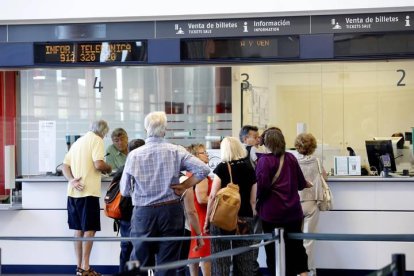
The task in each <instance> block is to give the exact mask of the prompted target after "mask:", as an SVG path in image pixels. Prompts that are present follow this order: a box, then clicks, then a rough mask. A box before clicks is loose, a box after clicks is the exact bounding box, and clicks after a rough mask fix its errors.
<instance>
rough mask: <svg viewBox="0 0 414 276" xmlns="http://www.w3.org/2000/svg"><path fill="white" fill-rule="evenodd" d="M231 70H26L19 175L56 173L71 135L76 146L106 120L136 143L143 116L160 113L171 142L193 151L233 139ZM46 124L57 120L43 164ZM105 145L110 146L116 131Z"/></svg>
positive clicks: (22, 83) (23, 73)
mask: <svg viewBox="0 0 414 276" xmlns="http://www.w3.org/2000/svg"><path fill="white" fill-rule="evenodd" d="M230 71H231V70H230V69H229V68H227V69H226V68H224V69H223V68H216V67H212V66H209V67H167V66H164V67H122V68H114V67H111V68H99V69H93V68H78V69H33V70H22V71H21V77H20V103H19V107H18V110H19V114H18V118H19V125H18V132H19V137H20V154H19V156H18V157H17V159H18V162H17V163H18V166H19V167H18V171H19V174H21V175H29V174H44V173H46V172H48V171H51V172H54V171H55V169H56V166H58V165H59V164H60V163H61V162H62V160H63V157H64V155H65V153H66V152H67V145H66V140H65V139H66V135H69V136H71V142H72V143H73V141H74V136H75V135H83V134H84V133H86V132H87V130H88V128H89V124H90V122H91V121H93V120H96V119H104V120H106V121H107V122H108V124H109V127H110V132H111V131H112V130H113V129H115V128H118V127H122V128H124V129H125V130H126V131H127V132H128V136H129V138H130V139H134V138H145V137H146V134H145V130H144V117H145V115H146V114H148V113H149V112H152V111H159V110H162V111H165V112H166V113H167V117H168V121H169V123H168V131H167V134H166V137H167V139H168V140H169V141H170V142H172V143H176V144H180V145H183V146H188V145H189V144H191V143H205V136H214V135H215V136H218V137H220V136H227V135H231V81H230V80H231V78H230V77H227V78H223V77H222V76H223V75H224V76H229V75H230ZM223 79H226V80H227V81H223ZM229 103H230V104H229ZM221 106H226V107H227V109H226V108H219V107H221ZM44 121H52V122H55V124H56V130H55V133H56V139H55V140H56V145H52V144H51V145H50V147H49V145H48V148H47V149H46V151H49V152H47V154H50V156H48V158H50V159H51V160H49V162H50V164H46V165H45V164H43V165H44V166H40V164H41V162H44V161H45V160H44V159H40V156H44V152H39V151H42V150H45V149H44V147H43V149H42V145H41V142H42V141H39V140H40V138H39V137H41V133H40V132H41V131H40V130H39V129H40V127H39V125H40V124H41V122H44ZM104 142H105V146H106V147H107V146H109V145H110V144H111V143H112V141H111V139H110V134H109V135H107V137H105V138H104ZM209 146H210V147H211V144H209ZM216 146H217V145H216ZM40 167H42V168H40Z"/></svg>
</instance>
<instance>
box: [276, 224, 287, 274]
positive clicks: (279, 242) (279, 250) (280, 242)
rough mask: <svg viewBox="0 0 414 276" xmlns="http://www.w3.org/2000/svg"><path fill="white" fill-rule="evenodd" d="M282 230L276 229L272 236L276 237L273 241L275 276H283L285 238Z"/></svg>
mask: <svg viewBox="0 0 414 276" xmlns="http://www.w3.org/2000/svg"><path fill="white" fill-rule="evenodd" d="M283 234H284V230H283V228H276V229H275V232H274V235H275V236H276V235H278V239H276V240H275V258H276V262H275V263H276V269H275V271H276V276H285V238H284V237H283Z"/></svg>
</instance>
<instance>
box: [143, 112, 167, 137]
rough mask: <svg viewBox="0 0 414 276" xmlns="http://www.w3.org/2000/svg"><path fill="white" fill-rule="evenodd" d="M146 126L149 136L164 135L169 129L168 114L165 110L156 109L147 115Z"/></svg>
mask: <svg viewBox="0 0 414 276" xmlns="http://www.w3.org/2000/svg"><path fill="white" fill-rule="evenodd" d="M144 127H145V130H146V131H147V136H148V137H164V136H165V130H166V129H167V115H166V114H165V112H164V111H154V112H151V113H149V114H148V115H147V116H145V119H144Z"/></svg>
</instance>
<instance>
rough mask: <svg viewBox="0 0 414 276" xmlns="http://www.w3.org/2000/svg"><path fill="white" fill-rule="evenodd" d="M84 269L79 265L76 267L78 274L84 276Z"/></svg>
mask: <svg viewBox="0 0 414 276" xmlns="http://www.w3.org/2000/svg"><path fill="white" fill-rule="evenodd" d="M84 271H85V270H83V269H82V268H80V267H77V268H76V276H82V275H83V272H84Z"/></svg>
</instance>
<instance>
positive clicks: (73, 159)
mask: <svg viewBox="0 0 414 276" xmlns="http://www.w3.org/2000/svg"><path fill="white" fill-rule="evenodd" d="M108 131H109V128H108V124H107V123H106V122H105V121H103V120H100V121H95V122H93V123H92V125H91V127H90V131H88V132H87V133H86V134H85V135H84V136H82V137H81V138H79V139H78V140H77V141H76V142H75V143H74V144H73V145H72V147H71V148H70V150H69V152H68V153H67V154H66V156H65V158H64V160H63V168H62V171H63V175H64V176H65V177H66V179H67V180H68V181H69V183H68V189H67V191H68V201H67V209H68V224H69V228H70V229H73V230H75V237H88V238H89V237H94V236H95V232H96V231H100V230H101V220H100V207H99V197H100V196H101V172H103V173H108V172H111V171H112V168H111V166H109V165H108V164H106V163H105V162H104V161H103V160H104V153H105V146H104V142H103V137H105V135H106V134H107V133H108ZM92 244H93V243H92V241H84V242H82V241H76V242H75V254H76V261H77V268H76V275H78V276H86V275H88V276H89V275H91V276H99V275H101V274H100V273H98V272H96V271H94V270H93V269H92V268H91V267H90V266H89V257H90V254H91V251H92Z"/></svg>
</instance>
